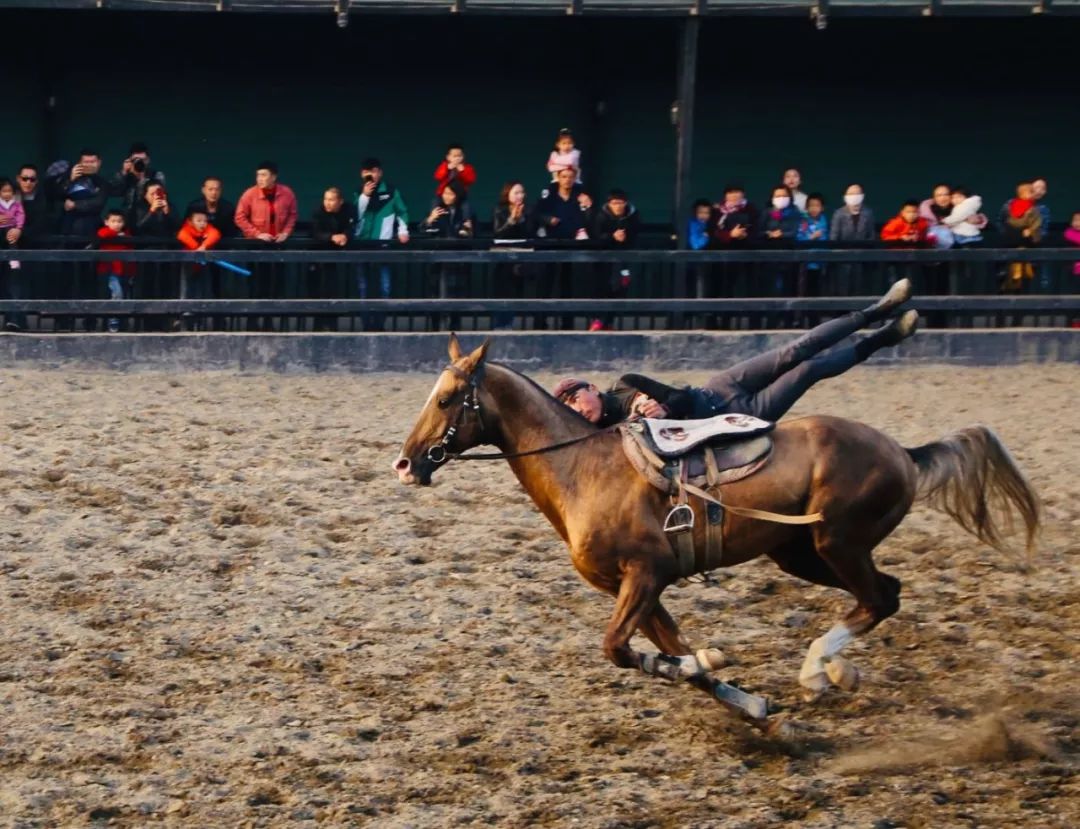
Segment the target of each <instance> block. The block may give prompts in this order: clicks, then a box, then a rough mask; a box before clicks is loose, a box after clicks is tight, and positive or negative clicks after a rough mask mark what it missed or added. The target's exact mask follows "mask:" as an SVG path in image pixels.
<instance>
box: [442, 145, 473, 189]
mask: <svg viewBox="0 0 1080 829" xmlns="http://www.w3.org/2000/svg"><path fill="white" fill-rule="evenodd" d="M435 181H437V182H438V183H439V184H438V186H437V187H436V188H435V195H436V196H441V195H442V191H443V190H445V189H446V185H448V184H449V183H450V182H451V181H456V182H458V184H460V185H461V186H462V187H463V188H464V190H465V192H466V193H468V191H469V188H470V187H472V186H473V185H474V184H475V183H476V168H475V167H473V166H472V165H471V164H469V163H468V162H466V161H465V148H464V147H462V146H461V145H460V144H451V145H450V146H448V147H447V148H446V158H445V159H444V160H443V162H442V164H440V165H439V166H438V167H436V168H435Z"/></svg>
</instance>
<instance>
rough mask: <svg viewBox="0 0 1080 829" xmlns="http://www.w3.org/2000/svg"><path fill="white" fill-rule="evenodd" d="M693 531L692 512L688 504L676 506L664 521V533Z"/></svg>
mask: <svg viewBox="0 0 1080 829" xmlns="http://www.w3.org/2000/svg"><path fill="white" fill-rule="evenodd" d="M692 529H694V511H693V509H691V508H690V505H689V504H677V505H676V506H674V507H672V508H671V511H670V512H669V513H668V514H667V518H665V519H664V532H666V533H682V532H686V531H687V530H692Z"/></svg>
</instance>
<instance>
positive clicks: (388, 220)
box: [353, 158, 409, 299]
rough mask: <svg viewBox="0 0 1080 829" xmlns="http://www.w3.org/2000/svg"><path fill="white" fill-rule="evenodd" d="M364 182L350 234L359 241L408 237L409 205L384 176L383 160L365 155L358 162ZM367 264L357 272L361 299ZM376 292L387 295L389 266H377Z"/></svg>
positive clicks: (365, 289) (365, 287)
mask: <svg viewBox="0 0 1080 829" xmlns="http://www.w3.org/2000/svg"><path fill="white" fill-rule="evenodd" d="M360 178H361V180H362V181H363V186H362V187H361V189H360V191H359V192H358V193H356V194H355V198H356V229H355V230H354V231H353V238H354V239H356V240H358V241H362V242H377V241H390V240H391V239H394V238H396V239H397V240H398V241H399V242H401V244H403V245H404V244H406V243H407V242H408V241H409V209H408V207H406V206H405V200H404V199H403V198H402V197H401V191H399V190H398V189H397V188H396V187H394V186H393V185H392V184H390V183H389V182H387V181H386V180H385V179H384V178H383V168H382V162H381V161H379V159H377V158H368V159H365V160H364V163H363V164H362V165H360ZM370 268H371V266H370V265H361V266H360V273H359V275H358V276H357V282H356V286H357V290H358V291H359V293H360V298H361V299H367V297H368V274H369V271H370ZM379 289H380V290H379V296H381V297H382V298H383V299H387V298H388V297H389V296H390V266H389V265H380V266H379Z"/></svg>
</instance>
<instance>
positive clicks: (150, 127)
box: [0, 12, 1080, 221]
mask: <svg viewBox="0 0 1080 829" xmlns="http://www.w3.org/2000/svg"><path fill="white" fill-rule="evenodd" d="M0 24H2V25H3V30H4V31H7V32H16V31H26V30H37V31H39V32H42V33H48V40H47V41H44V40H42V41H40V42H47V43H48V44H49V46H48V48H47V49H44V48H42V47H41V46H40V42H39V44H34V43H33V41H32V40H30V39H25V38H14V37H13V38H9V42H12V43H13V47H12V48H13V49H14V58H15V60H16V62H17V64H18V65H20V66H22V67H23V70H22V73H23V74H22V76H21V77H18V76H17V77H16V79H14V80H12V81H11V82H9V83H8V84H7V85H6V86H5V91H6V93H7V96H8V107H9V111H13V112H15V113H17V114H18V117H16V118H12V119H7V120H6V121H5V129H4V130H3V131H2V135H0V159H2V162H0V164H2V165H4V168H5V169H9V170H10V169H12V168H13V167H14V166H15V165H16V164H18V163H19V162H20V161H22V160H23V159H35V160H37V161H39V162H44V163H47V162H48V161H49V160H51V157H50V149H49V147H48V145H49V143H50V141H51V142H55V144H56V147H57V148H58V149H53V150H52V151H51V152H52V153H56V152H59V153H61V154H64V155H68V156H70V155H73V154H74V153H75V152H76V151H77V150H78V149H79V147H80V146H82V145H84V144H89V145H92V146H95V147H98V148H100V151H101V152H102V153H103V154H104V156H105V159H106V166H107V168H108V169H115V168H116V167H117V166H118V165H119V162H120V160H121V159H122V157H123V155H124V153H125V151H126V149H127V145H128V144H129V143H130V141H131V140H133V139H142V140H145V141H147V142H148V143H149V144H150V145H151V147H152V149H153V154H154V158H155V161H156V162H157V163H158V164H159V165H160V166H161V167H162V168H163V169H164V170H165V171H166V173H167V174H168V175H169V190H170V192H171V193H172V194H173V197H174V199H175V200H177V201H186V200H187V199H188V198H191V197H193V196H194V195H195V194H196V192H197V188H198V183H199V181H200V180H201V177H202V176H203V175H204V174H206V173H208V172H217V173H219V174H221V175H223V176H224V177H225V178H226V185H227V190H228V191H229V195H230V196H232V197H234V198H235V196H236V195H237V194H238V192H239V191H240V190H241V189H242V187H244V186H247V184H248V183H249V181H250V179H251V176H252V168H253V165H254V163H255V162H256V161H258V160H260V159H262V158H264V157H270V158H275V159H276V160H277V161H278V162H279V164H280V166H281V170H282V173H281V178H282V180H283V181H284V182H286V183H288V184H291V185H292V186H293V187H295V189H296V190H297V192H298V195H299V196H300V199H301V207H302V211H303V212H304V213H308V212H310V210H311V209H312V207H313V206H314V205H315V203H316V202H317V200H318V198H319V196H320V194H321V190H322V188H323V187H324V186H325V185H328V184H331V183H335V184H339V185H342V186H345V187H347V188H350V189H351V188H352V187H353V186H354V185H355V182H356V179H357V174H358V169H357V168H358V163H359V161H360V160H361V158H363V157H364V156H366V155H369V154H374V155H378V156H380V157H381V158H382V159H383V161H384V162H385V165H386V168H387V173H388V176H389V178H390V179H392V180H393V181H394V182H396V183H397V184H398V185H399V186H400V187H401V188H402V190H403V191H404V194H405V196H406V199H407V201H408V202H409V204H410V207H411V208H412V212H413V214H414V215H415V216H417V217H418V216H420V215H421V214H422V212H423V211H424V209H425V208H426V207H427V203H428V200H429V198H430V195H431V188H432V186H433V184H432V182H430V181H429V178H430V175H431V172H432V170H433V168H434V166H435V164H436V163H437V162H438V161H439V160H440V158H441V157H442V153H443V150H444V146H445V144H446V142H447V141H448V140H450V139H456V140H462V141H464V142H465V144H466V146H467V149H468V155H469V159H470V160H471V161H473V162H474V163H475V164H476V165H477V167H478V169H479V172H480V181H479V183H478V184H477V186H476V189H475V191H474V194H473V201H474V203H475V204H476V206H477V208H478V210H479V212H480V213H481V214H483V215H487V213H488V212H489V210H490V207H491V205H492V203H493V202H494V199H495V195H496V193H497V191H498V188H499V185H500V184H501V183H502V182H503V181H504V180H506V179H509V178H521V179H523V180H524V181H525V182H526V185H527V187H528V188H529V190H530V192H531V193H532V194H533V195H535V194H536V193H537V191H538V190H539V188H540V187H541V186H542V185H543V183H544V181H545V176H544V170H543V164H544V161H545V160H546V157H547V153H548V151H549V150H550V145H551V142H552V140H553V137H554V134H555V132H556V130H557V129H558V128H559V127H561V126H564V125H565V126H571V127H573V128H574V129H575V130H576V131H577V133H578V134H579V136H580V141H579V146H580V147H581V148H582V150H583V161H584V169H585V180H586V184H587V185H589V186H590V187H594V188H597V189H601V188H608V187H611V186H622V187H624V188H625V189H627V190H629V191H630V193H631V196H632V198H633V199H634V200H635V201H636V202H637V203H638V205H639V207H640V208H641V209H642V211H643V214H644V216H645V218H646V219H648V220H651V221H666V220H668V219H669V218H670V216H671V195H672V191H673V175H674V132H673V129H672V127H671V124H670V115H669V108H670V105H671V103H672V99H673V97H674V84H675V70H674V66H675V61H676V51H675V44H676V40H677V38H676V23H675V21H673V20H669V19H654V20H615V19H612V18H603V19H599V18H593V19H565V20H564V19H561V18H558V19H537V20H527V19H521V18H508V19H502V20H500V19H495V18H491V17H469V16H468V15H466V16H464V17H463V18H453V17H450V16H446V17H399V18H389V19H388V18H358V17H354V18H353V24H352V25H351V26H350V27H349V28H348V29H345V30H339V29H337V28H336V27H335V26H334V25H333V18H332V17H329V16H319V17H317V18H315V17H307V16H293V15H282V16H256V15H250V14H239V13H238V14H220V15H201V14H181V15H178V14H165V13H156V14H141V15H138V14H122V13H117V12H88V13H73V12H36V13H26V12H23V13H13V12H8V13H4V14H0ZM1078 34H1080V21H1076V20H1056V21H1055V20H1049V19H1047V20H1031V21H1015V20H1012V21H999V20H970V19H969V20H964V21H959V22H948V21H945V22H942V21H924V20H911V21H898V20H880V21H865V22H857V21H836V22H834V23H833V24H832V25H831V26H830V28H829V29H828V30H827V31H825V32H817V31H815V30H814V29H813V28H812V27H811V26H810V25H809V24H808V23H806V22H804V21H791V20H759V21H754V20H744V19H732V20H724V19H711V20H708V21H706V24H705V27H704V31H703V38H702V42H701V61H700V72H699V77H698V83H699V101H698V124H697V130H696V133H695V163H694V168H693V181H694V184H693V187H692V190H693V193H694V194H700V195H702V196H708V197H718V195H719V191H720V189H721V187H722V185H723V183H724V182H725V181H727V180H730V179H736V180H739V181H741V182H744V183H745V184H746V186H747V187H748V188H750V192H751V195H752V197H753V198H755V199H756V200H761V199H763V198H764V197H765V195H766V194H767V189H768V188H769V187H770V186H771V184H772V183H773V182H774V181H775V180H776V178H777V177H778V175H779V172H780V171H781V170H782V169H783V167H784V166H785V165H788V164H796V165H798V166H800V167H802V168H803V170H804V174H805V178H806V181H807V185H808V186H810V187H812V188H815V189H821V190H823V191H824V192H825V193H826V195H827V196H828V197H829V199H830V201H832V202H834V203H835V202H836V201H838V199H839V194H840V193H841V191H842V188H843V187H844V186H845V185H846V184H847V183H848V181H849V180H860V181H862V182H863V183H864V185H865V186H866V188H867V190H868V193H869V196H868V199H869V203H870V204H872V205H874V206H875V207H876V209H877V211H878V212H879V215H884V214H887V213H891V212H892V211H893V210H894V209H895V207H896V205H897V203H898V202H899V201H900V200H902V199H903V198H905V197H907V196H912V195H918V196H922V195H924V194H925V193H926V192H927V191H928V190H929V187H930V185H931V184H932V183H933V182H934V181H936V180H938V179H946V180H950V181H963V182H965V183H967V184H968V185H970V186H971V187H973V188H975V189H976V190H977V191H978V192H980V193H982V195H983V196H984V197H985V198H986V200H987V202H988V203H989V204H990V205H991V206H993V207H994V208H996V206H997V204H998V203H1000V202H1001V201H1002V200H1003V199H1004V198H1005V197H1006V196H1007V195H1009V190H1010V189H1011V185H1012V182H1013V181H1014V180H1015V179H1016V178H1018V177H1021V176H1030V175H1033V174H1040V175H1045V176H1047V177H1049V179H1050V183H1051V201H1050V203H1051V207H1052V209H1053V210H1054V212H1055V214H1056V217H1057V218H1059V219H1060V218H1062V217H1063V215H1064V214H1065V212H1066V211H1071V210H1073V209H1077V208H1080V166H1078V165H1077V164H1076V163H1075V150H1074V147H1075V144H1076V136H1077V134H1078V133H1080V107H1078V106H1077V104H1078V100H1077V95H1076V93H1075V91H1074V90H1075V80H1074V78H1075V70H1074V68H1073V58H1072V54H1073V53H1072V52H1071V51H1070V50H1071V49H1072V48H1073V44H1074V43H1075V42H1076V40H1077V35H1078ZM16 71H17V72H18V70H16ZM50 92H51V93H53V94H55V96H56V108H55V111H54V114H53V122H52V123H51V124H50V121H49V119H48V116H46V114H45V107H44V102H45V100H46V98H47V96H48V95H49V94H50ZM1073 194H1075V197H1074V196H1073Z"/></svg>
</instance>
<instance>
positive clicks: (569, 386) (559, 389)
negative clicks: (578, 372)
mask: <svg viewBox="0 0 1080 829" xmlns="http://www.w3.org/2000/svg"><path fill="white" fill-rule="evenodd" d="M590 385H592V384H591V383H589V382H588V381H587V380H578V379H577V378H576V377H564V378H563V379H562V380H560V381H559V384H558V385H557V386H556V387H555V388H554V389H552V390H551V394H552V396H553V397H554V398H555V399H556V400H558V401H559V402H560V403H565V402H566V401H567V400H569V399H570V397H571V396H572V395H573V394H574V393H575V392H577V391H580V390H581V389H587V388H588V387H589V386H590Z"/></svg>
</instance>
